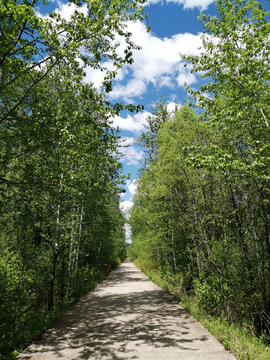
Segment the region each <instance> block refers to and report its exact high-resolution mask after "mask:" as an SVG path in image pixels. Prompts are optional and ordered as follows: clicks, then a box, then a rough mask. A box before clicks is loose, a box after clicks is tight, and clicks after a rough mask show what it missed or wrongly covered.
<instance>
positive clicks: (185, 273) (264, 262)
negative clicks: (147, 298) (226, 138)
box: [129, 105, 270, 339]
mask: <svg viewBox="0 0 270 360" xmlns="http://www.w3.org/2000/svg"><path fill="white" fill-rule="evenodd" d="M215 131H217V130H215V129H213V127H212V124H210V125H209V123H208V122H205V121H202V120H201V118H200V117H199V116H198V115H196V114H195V112H194V110H192V109H190V108H189V107H188V106H187V105H185V106H182V107H181V108H180V109H178V110H176V111H174V112H173V113H172V114H171V117H170V119H169V120H167V121H165V122H164V123H163V124H162V125H161V127H160V128H159V130H158V132H157V137H156V149H157V150H156V154H157V155H156V158H155V160H154V161H151V162H150V163H149V165H148V166H146V167H145V168H144V169H142V176H141V177H140V179H139V181H138V183H139V187H138V194H137V195H136V196H135V198H134V200H135V201H134V206H133V208H132V210H131V216H130V224H131V230H132V245H131V246H130V247H129V256H130V257H131V259H136V261H140V262H141V261H143V262H146V263H147V262H151V263H152V262H154V263H157V264H158V268H159V269H160V271H159V276H160V277H161V278H162V281H165V283H167V284H169V283H170V284H171V286H173V287H174V288H175V290H174V291H177V292H179V291H180V292H181V293H182V294H184V295H185V296H186V295H188V296H191V297H196V299H197V302H198V304H199V307H200V309H202V310H203V311H204V312H205V313H207V314H208V315H211V316H214V317H217V318H222V319H225V320H226V321H227V322H228V323H229V324H235V325H236V326H238V327H241V326H244V327H245V329H246V330H247V331H249V332H250V333H252V334H255V335H257V336H258V337H259V338H260V339H267V338H268V337H269V316H268V314H269V306H270V303H269V291H270V289H269V281H268V279H269V253H268V227H269V216H268V213H269V212H268V210H267V205H266V203H265V202H263V199H265V198H266V196H267V192H266V189H267V188H268V187H267V186H268V185H267V182H266V181H265V180H260V181H263V182H264V183H263V184H262V183H261V182H260V186H263V188H260V187H259V188H258V187H257V186H256V184H257V185H258V183H259V180H258V179H256V178H255V176H254V177H248V176H240V173H239V172H238V174H236V175H235V176H232V175H233V170H232V169H231V170H228V169H227V170H226V173H224V172H223V171H220V169H219V168H218V169H212V168H209V167H208V166H203V165H201V166H199V165H198V166H196V164H194V163H193V162H192V160H191V157H192V156H193V153H191V155H187V149H190V148H191V146H193V148H192V149H198V148H203V147H206V145H207V144H212V143H213V141H214V142H217V143H218V142H219V133H217V135H216V133H215ZM220 141H221V140H220ZM196 151H197V150H196ZM202 161H203V160H202ZM176 284H177V285H176ZM166 286H167V287H168V288H169V285H166ZM176 289H178V290H176Z"/></svg>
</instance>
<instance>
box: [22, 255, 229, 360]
mask: <svg viewBox="0 0 270 360" xmlns="http://www.w3.org/2000/svg"><path fill="white" fill-rule="evenodd" d="M17 359H35V360H39V359H40V360H43V359H46V360H54V359H74V360H75V359H113V360H125V359H141V360H156V359H162V360H172V359H174V360H176V359H184V360H193V359H200V360H202V359H203V360H213V359H215V360H233V359H235V358H234V356H232V354H230V353H229V352H227V351H225V350H224V347H223V346H222V345H221V344H220V342H219V341H217V340H216V339H215V338H214V337H213V336H212V335H211V334H210V333H209V332H208V331H207V330H206V329H205V328H204V327H203V326H202V325H201V324H200V323H198V322H197V321H196V320H195V319H194V318H193V317H192V316H191V315H190V314H189V313H188V312H187V311H185V310H184V309H183V308H182V307H181V306H179V305H178V304H177V303H176V302H175V301H174V300H173V299H172V297H171V296H169V295H168V294H166V293H165V292H164V291H163V290H162V289H161V288H160V287H158V286H157V285H155V284H154V283H153V282H152V281H150V280H149V279H148V277H147V276H146V275H145V274H143V273H142V272H141V271H140V270H139V269H138V268H137V267H136V266H135V265H134V264H133V263H132V262H131V261H130V260H128V259H127V260H125V262H124V263H122V264H121V265H120V266H119V267H118V268H117V269H116V270H114V271H113V272H112V273H111V274H110V276H109V277H108V278H107V279H106V280H105V281H103V282H102V283H101V284H99V285H98V286H97V287H96V288H95V289H94V290H93V291H90V292H89V293H88V294H87V295H85V296H84V297H82V298H81V299H80V300H79V301H78V302H77V303H76V304H75V305H74V306H73V307H72V308H71V309H70V310H68V311H67V312H66V313H65V314H64V315H63V316H62V317H61V318H59V319H58V320H57V321H56V322H55V323H54V324H53V326H52V327H51V328H50V329H49V330H48V331H46V332H45V333H44V335H43V336H42V338H41V340H39V341H36V342H34V343H32V344H31V345H30V346H29V347H28V348H27V349H26V350H25V351H24V352H22V353H21V354H20V355H19V356H18V357H17Z"/></svg>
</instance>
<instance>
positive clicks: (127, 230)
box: [124, 224, 131, 244]
mask: <svg viewBox="0 0 270 360" xmlns="http://www.w3.org/2000/svg"><path fill="white" fill-rule="evenodd" d="M124 229H125V234H126V242H127V243H128V244H131V226H130V225H129V224H125V225H124Z"/></svg>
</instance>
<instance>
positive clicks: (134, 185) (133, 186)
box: [127, 179, 138, 195]
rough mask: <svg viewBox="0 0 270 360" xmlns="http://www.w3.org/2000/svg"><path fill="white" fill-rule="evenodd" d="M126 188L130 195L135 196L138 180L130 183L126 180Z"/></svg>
mask: <svg viewBox="0 0 270 360" xmlns="http://www.w3.org/2000/svg"><path fill="white" fill-rule="evenodd" d="M127 188H128V190H129V192H130V194H131V195H135V194H136V192H137V188H138V179H134V180H133V181H132V182H131V181H130V180H127Z"/></svg>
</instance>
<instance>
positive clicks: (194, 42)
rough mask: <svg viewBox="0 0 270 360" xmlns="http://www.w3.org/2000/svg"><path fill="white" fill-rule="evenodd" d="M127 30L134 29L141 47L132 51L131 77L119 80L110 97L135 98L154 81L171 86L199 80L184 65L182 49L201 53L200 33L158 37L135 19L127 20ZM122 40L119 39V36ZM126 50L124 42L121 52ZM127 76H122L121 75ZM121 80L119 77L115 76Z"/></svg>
mask: <svg viewBox="0 0 270 360" xmlns="http://www.w3.org/2000/svg"><path fill="white" fill-rule="evenodd" d="M127 27H128V30H129V31H130V32H131V33H132V40H133V42H134V43H135V44H138V45H140V46H141V47H142V49H141V50H134V51H133V59H134V63H133V64H132V66H129V65H128V66H125V69H126V68H129V78H128V80H127V81H126V83H125V84H123V83H120V81H116V83H115V84H114V87H113V91H112V92H110V93H109V98H110V99H111V100H114V99H120V98H121V99H123V100H124V101H126V102H132V98H133V97H141V96H142V95H143V94H144V93H145V92H146V91H147V87H148V85H149V84H150V83H151V84H153V85H154V86H155V87H157V88H161V87H168V88H170V89H173V88H174V87H177V86H184V83H185V82H186V83H187V84H188V85H191V84H193V83H196V77H195V75H192V74H190V72H189V69H187V68H184V62H183V61H182V59H181V55H180V53H183V54H193V55H196V54H199V52H200V50H199V49H198V48H199V47H200V46H201V45H202V44H201V39H200V35H193V34H189V33H185V34H176V35H173V36H172V37H170V38H167V37H165V38H163V39H161V38H158V37H156V36H155V35H154V34H151V33H147V32H146V26H145V25H144V24H143V23H141V22H139V21H133V22H128V23H127ZM119 40H120V39H119ZM122 51H124V44H121V46H120V47H119V52H120V53H121V52H122ZM123 78H124V79H125V77H124V76H122V79H123ZM116 80H118V79H116Z"/></svg>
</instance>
